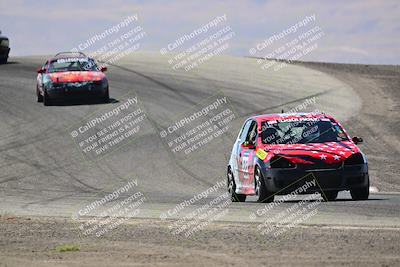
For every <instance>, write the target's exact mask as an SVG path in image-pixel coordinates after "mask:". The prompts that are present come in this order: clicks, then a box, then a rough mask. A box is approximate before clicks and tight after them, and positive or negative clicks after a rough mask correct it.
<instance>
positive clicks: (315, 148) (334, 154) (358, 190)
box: [227, 113, 369, 202]
mask: <svg viewBox="0 0 400 267" xmlns="http://www.w3.org/2000/svg"><path fill="white" fill-rule="evenodd" d="M361 142H362V138H360V137H353V138H350V137H349V135H348V134H347V133H346V131H345V130H344V129H343V127H342V126H341V125H340V123H339V122H338V121H336V120H335V119H334V118H333V117H331V116H328V115H325V114H322V113H296V114H269V115H260V116H255V117H251V118H249V119H247V120H246V121H245V123H244V125H243V127H242V129H241V131H240V133H239V135H238V137H237V140H236V142H235V144H234V145H233V149H232V153H231V157H230V161H229V164H228V169H227V178H228V192H229V193H230V195H231V199H232V201H239V202H243V201H245V199H246V196H249V195H256V196H258V201H259V202H272V201H273V200H274V196H275V195H277V194H278V195H284V194H289V193H291V192H293V190H295V189H296V188H299V187H300V186H301V185H302V184H304V183H307V181H308V183H307V185H309V186H308V187H306V190H305V191H304V192H302V193H315V192H319V193H321V195H322V196H323V198H324V199H325V200H335V199H336V197H337V195H338V192H339V191H341V190H350V193H351V196H352V198H353V199H354V200H364V199H368V196H369V176H368V163H367V158H366V157H365V155H364V154H363V153H362V152H361V151H360V149H359V148H358V147H357V146H356V145H357V144H358V143H361ZM310 181H314V182H313V183H311V182H310Z"/></svg>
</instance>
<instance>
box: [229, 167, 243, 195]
mask: <svg viewBox="0 0 400 267" xmlns="http://www.w3.org/2000/svg"><path fill="white" fill-rule="evenodd" d="M227 178H228V181H227V186H228V193H229V195H230V197H231V201H232V202H245V201H246V195H243V194H236V183H235V179H234V177H233V173H232V171H231V168H228V173H227Z"/></svg>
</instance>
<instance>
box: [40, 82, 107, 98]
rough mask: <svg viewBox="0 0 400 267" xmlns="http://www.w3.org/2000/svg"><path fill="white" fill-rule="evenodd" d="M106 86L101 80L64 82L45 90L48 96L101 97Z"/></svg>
mask: <svg viewBox="0 0 400 267" xmlns="http://www.w3.org/2000/svg"><path fill="white" fill-rule="evenodd" d="M107 90H108V86H107V85H106V84H104V83H102V82H86V83H65V84H57V85H53V86H52V87H51V88H47V89H46V92H47V95H48V96H49V97H50V98H53V99H57V98H73V99H74V98H91V97H102V96H104V95H105V93H106V92H107Z"/></svg>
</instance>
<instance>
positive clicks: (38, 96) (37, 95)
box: [36, 87, 43, 103]
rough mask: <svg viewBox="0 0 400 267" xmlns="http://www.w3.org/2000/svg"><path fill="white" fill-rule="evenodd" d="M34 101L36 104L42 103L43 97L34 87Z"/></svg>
mask: <svg viewBox="0 0 400 267" xmlns="http://www.w3.org/2000/svg"><path fill="white" fill-rule="evenodd" d="M36 98H37V99H36V100H37V102H39V103H41V102H43V96H42V95H41V94H40V93H39V90H38V89H37V87H36Z"/></svg>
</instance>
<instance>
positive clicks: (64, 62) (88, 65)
mask: <svg viewBox="0 0 400 267" xmlns="http://www.w3.org/2000/svg"><path fill="white" fill-rule="evenodd" d="M98 70H99V68H98V67H97V64H96V62H95V61H94V60H93V59H91V58H60V59H57V60H54V61H52V62H50V65H49V70H48V72H61V71H98Z"/></svg>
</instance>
